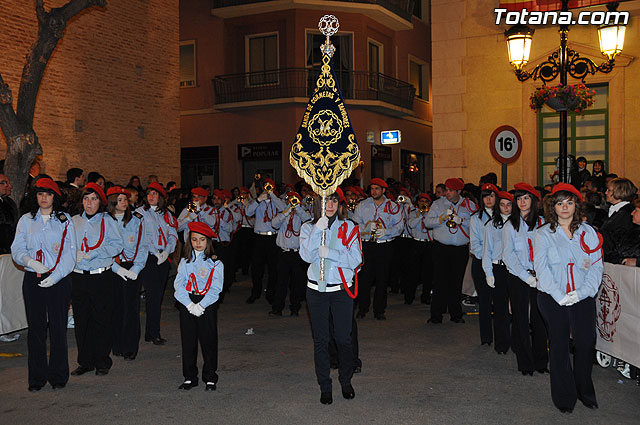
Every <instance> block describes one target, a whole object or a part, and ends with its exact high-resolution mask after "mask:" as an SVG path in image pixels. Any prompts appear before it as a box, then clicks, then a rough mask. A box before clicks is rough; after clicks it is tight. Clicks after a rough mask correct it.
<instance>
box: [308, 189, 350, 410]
mask: <svg viewBox="0 0 640 425" xmlns="http://www.w3.org/2000/svg"><path fill="white" fill-rule="evenodd" d="M340 202H342V203H344V202H345V199H344V195H343V194H342V190H341V189H340V188H338V189H337V190H336V193H334V194H332V195H329V196H328V197H327V198H326V210H325V211H326V215H324V216H320V214H317V215H316V217H318V218H317V219H316V220H315V222H313V223H311V222H308V223H305V224H303V225H302V228H301V229H300V256H301V257H302V259H303V260H304V261H306V262H307V263H310V265H309V269H308V271H307V280H308V282H307V306H308V308H309V313H310V316H311V328H312V333H313V346H314V362H315V369H316V377H317V380H318V384H319V385H320V402H321V403H322V404H331V403H332V402H333V395H332V390H331V376H330V374H329V372H330V357H329V339H330V335H331V332H330V325H329V316H331V318H332V319H333V325H334V336H335V340H336V344H337V348H338V363H339V375H338V376H339V378H338V379H339V381H340V385H341V387H342V396H343V397H344V398H346V399H352V398H354V397H355V391H354V389H353V386H352V385H351V377H352V376H353V372H354V367H355V366H354V354H353V348H352V346H351V330H352V321H353V298H354V297H355V296H356V294H355V293H354V292H355V291H353V292H352V289H350V288H353V286H354V285H353V279H354V276H355V273H356V269H357V268H358V267H359V266H360V265H361V263H362V248H361V247H360V230H359V229H358V226H357V225H356V224H354V222H352V221H350V220H346V219H345V211H344V205H340ZM316 209H317V210H319V208H318V207H317V206H316ZM317 212H319V211H317ZM323 232H324V234H325V242H324V244H323V243H322V234H323ZM322 263H324V264H322ZM323 266H324V267H323Z"/></svg>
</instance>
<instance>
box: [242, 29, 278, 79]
mask: <svg viewBox="0 0 640 425" xmlns="http://www.w3.org/2000/svg"><path fill="white" fill-rule="evenodd" d="M246 45H247V56H248V57H247V61H246V64H247V72H249V85H260V84H274V83H277V82H278V62H279V58H278V33H273V34H258V35H251V36H248V37H247V41H246Z"/></svg>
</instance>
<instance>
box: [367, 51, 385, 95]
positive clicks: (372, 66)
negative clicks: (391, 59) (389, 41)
mask: <svg viewBox="0 0 640 425" xmlns="http://www.w3.org/2000/svg"><path fill="white" fill-rule="evenodd" d="M382 51H383V48H382V44H380V43H377V42H375V41H372V40H369V87H371V88H372V89H376V90H377V89H378V80H379V75H378V74H381V73H382V72H383V69H382Z"/></svg>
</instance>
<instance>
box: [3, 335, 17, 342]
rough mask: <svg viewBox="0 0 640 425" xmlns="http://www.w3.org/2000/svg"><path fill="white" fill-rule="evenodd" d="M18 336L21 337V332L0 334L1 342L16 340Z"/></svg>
mask: <svg viewBox="0 0 640 425" xmlns="http://www.w3.org/2000/svg"><path fill="white" fill-rule="evenodd" d="M18 338H20V334H13V335H9V334H7V335H0V342H13V341H16V340H17V339H18Z"/></svg>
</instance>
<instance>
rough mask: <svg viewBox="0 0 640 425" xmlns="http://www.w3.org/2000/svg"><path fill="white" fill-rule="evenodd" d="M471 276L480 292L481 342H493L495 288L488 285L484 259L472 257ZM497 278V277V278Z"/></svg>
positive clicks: (477, 290) (478, 292)
mask: <svg viewBox="0 0 640 425" xmlns="http://www.w3.org/2000/svg"><path fill="white" fill-rule="evenodd" d="M493 269H494V276H495V269H496V267H495V266H494V267H493ZM471 277H472V278H473V286H474V287H475V288H476V292H477V294H478V304H479V308H478V319H479V322H480V343H481V344H491V343H492V342H493V317H492V316H491V313H492V312H493V299H492V297H493V289H492V288H491V287H490V286H489V285H487V277H486V275H485V273H484V270H483V269H482V260H479V259H477V258H476V257H471ZM496 280H497V278H496Z"/></svg>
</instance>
